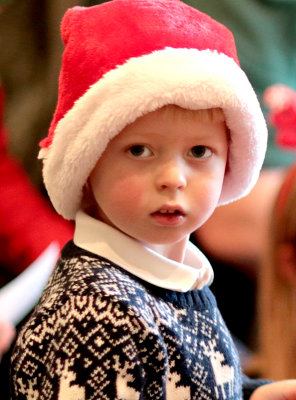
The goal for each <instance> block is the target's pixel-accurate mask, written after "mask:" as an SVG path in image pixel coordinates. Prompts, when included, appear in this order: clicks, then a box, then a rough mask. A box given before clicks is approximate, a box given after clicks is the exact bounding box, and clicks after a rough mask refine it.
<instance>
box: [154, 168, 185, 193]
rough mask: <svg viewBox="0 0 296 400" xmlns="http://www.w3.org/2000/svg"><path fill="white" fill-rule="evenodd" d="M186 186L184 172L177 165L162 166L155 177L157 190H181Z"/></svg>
mask: <svg viewBox="0 0 296 400" xmlns="http://www.w3.org/2000/svg"><path fill="white" fill-rule="evenodd" d="M186 185H187V179H186V176H185V171H184V169H183V168H182V167H181V166H180V165H177V164H174V165H166V166H164V167H163V168H162V169H161V171H159V173H158V175H157V177H156V186H157V188H158V189H159V190H165V189H168V190H183V189H184V188H185V187H186Z"/></svg>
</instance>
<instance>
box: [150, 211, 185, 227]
mask: <svg viewBox="0 0 296 400" xmlns="http://www.w3.org/2000/svg"><path fill="white" fill-rule="evenodd" d="M151 217H152V218H153V219H154V220H155V221H156V222H157V223H158V224H160V225H165V226H172V225H178V224H180V223H181V222H183V220H184V218H185V212H184V210H183V209H182V208H181V207H179V206H162V207H160V208H159V209H158V210H156V211H155V212H153V213H151Z"/></svg>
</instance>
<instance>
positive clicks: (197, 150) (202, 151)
mask: <svg viewBox="0 0 296 400" xmlns="http://www.w3.org/2000/svg"><path fill="white" fill-rule="evenodd" d="M189 155H190V156H191V157H194V158H208V157H210V156H211V155H212V150H211V149H209V148H208V147H206V146H194V147H192V148H191V149H190V150H189Z"/></svg>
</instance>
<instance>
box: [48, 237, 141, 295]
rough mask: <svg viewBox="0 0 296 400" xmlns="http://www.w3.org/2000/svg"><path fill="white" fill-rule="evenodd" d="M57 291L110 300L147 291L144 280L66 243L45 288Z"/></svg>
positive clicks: (104, 259)
mask: <svg viewBox="0 0 296 400" xmlns="http://www.w3.org/2000/svg"><path fill="white" fill-rule="evenodd" d="M53 291H54V292H55V293H57V292H60V293H63V296H67V297H68V296H69V297H71V296H75V295H79V296H99V297H101V298H109V299H110V300H112V299H113V300H115V301H116V300H119V299H121V300H123V299H126V300H128V299H130V297H131V295H135V294H136V293H138V294H139V295H141V296H143V294H144V293H146V291H147V290H146V288H145V285H144V282H142V281H141V280H140V279H138V278H136V277H135V276H133V275H132V274H130V273H129V272H127V271H126V270H124V269H123V268H121V267H120V266H118V265H116V264H114V263H113V262H112V261H110V260H108V259H106V258H104V257H102V256H99V255H97V254H94V253H91V252H89V251H87V250H84V249H82V248H80V247H78V246H76V245H75V244H74V243H73V241H70V242H68V243H67V245H66V246H65V247H64V249H63V250H62V253H61V257H60V259H59V260H58V262H57V265H56V267H55V270H54V272H53V274H52V276H51V279H50V281H49V282H48V285H47V287H46V289H45V291H44V294H43V297H48V294H49V293H50V292H53Z"/></svg>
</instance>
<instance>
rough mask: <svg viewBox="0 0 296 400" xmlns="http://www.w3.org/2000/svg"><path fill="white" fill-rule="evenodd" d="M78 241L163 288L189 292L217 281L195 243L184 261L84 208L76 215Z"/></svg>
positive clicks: (187, 251)
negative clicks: (154, 248) (127, 233)
mask: <svg viewBox="0 0 296 400" xmlns="http://www.w3.org/2000/svg"><path fill="white" fill-rule="evenodd" d="M74 243H75V244H76V246H78V247H81V248H82V249H85V250H88V251H90V252H91V253H94V254H97V255H99V256H102V257H104V258H107V259H108V260H110V261H112V262H114V263H115V264H117V265H119V266H120V267H121V268H124V269H125V270H126V271H128V272H130V273H131V274H133V275H135V276H137V277H138V278H141V279H143V280H144V281H146V282H149V283H151V284H153V285H156V286H159V287H161V288H165V289H169V290H176V291H179V292H187V291H188V290H193V289H201V288H202V287H203V286H205V285H209V284H211V282H212V280H213V270H212V267H211V265H210V263H209V261H208V260H207V258H206V257H205V256H204V255H203V253H202V252H201V251H200V250H198V248H197V247H196V246H194V245H193V244H192V243H191V242H188V243H187V245H186V250H185V257H184V263H179V262H176V261H172V260H170V259H168V258H166V257H164V256H162V255H160V254H158V253H156V252H155V251H153V250H151V249H150V248H148V247H145V246H144V245H143V244H142V243H140V242H138V241H137V240H135V239H133V238H131V237H129V236H127V235H125V234H124V233H122V232H120V231H118V230H116V229H114V228H112V227H111V226H109V225H107V224H105V223H103V222H101V221H98V220H97V219H94V218H92V217H90V216H89V215H88V214H86V213H85V212H83V211H78V213H77V214H76V228H75V234H74Z"/></svg>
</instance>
